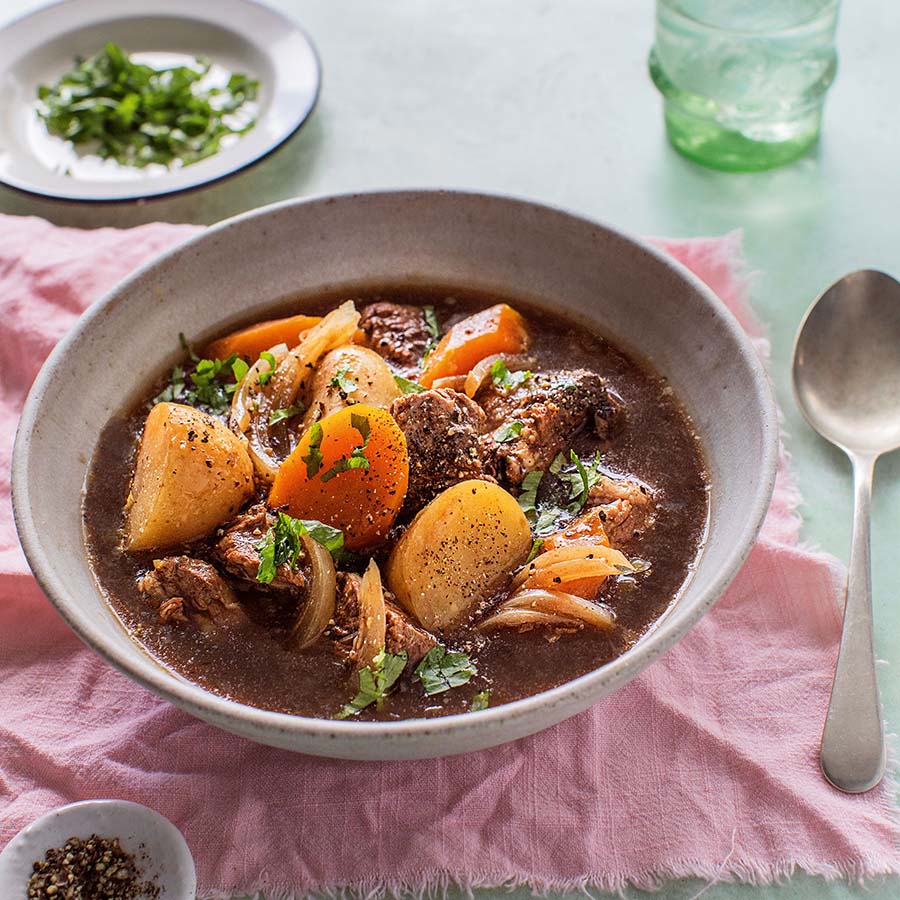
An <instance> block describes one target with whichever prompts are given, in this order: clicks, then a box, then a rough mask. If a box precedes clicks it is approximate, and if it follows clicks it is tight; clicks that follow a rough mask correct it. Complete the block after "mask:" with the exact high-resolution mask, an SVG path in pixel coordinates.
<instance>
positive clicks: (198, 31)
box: [0, 0, 320, 202]
mask: <svg viewBox="0 0 900 900" xmlns="http://www.w3.org/2000/svg"><path fill="white" fill-rule="evenodd" d="M108 41H112V42H113V43H116V44H119V45H120V46H122V47H123V48H124V49H125V50H126V51H127V52H129V53H134V54H140V55H139V56H138V59H139V61H142V62H147V63H149V64H151V65H157V66H159V65H171V64H184V63H188V62H189V61H190V60H191V59H192V58H196V57H207V58H208V59H210V60H211V61H212V62H213V64H214V67H220V69H219V71H220V72H221V69H224V70H227V72H242V73H244V74H246V75H249V76H250V77H252V78H257V79H258V80H259V82H260V89H259V96H258V98H257V101H256V104H257V109H256V125H255V126H254V127H253V128H252V129H251V130H250V131H249V132H248V133H247V134H245V135H243V136H242V137H236V138H234V139H233V142H232V143H230V144H228V145H227V146H224V147H223V148H222V149H221V150H220V151H219V152H218V153H216V154H215V155H214V156H211V157H209V158H208V159H204V160H201V161H200V162H197V163H194V164H193V165H190V166H185V167H178V168H170V169H167V168H165V167H163V166H148V167H147V168H145V169H138V168H133V167H123V166H119V165H118V164H117V163H115V162H114V161H113V160H101V159H100V158H99V157H97V156H91V155H84V154H80V153H79V152H78V151H76V150H75V149H74V148H73V147H72V146H71V145H70V144H69V143H67V142H65V141H63V140H62V139H61V138H58V137H54V136H52V135H50V134H48V132H47V130H46V128H45V127H44V124H43V122H41V121H40V119H39V117H38V114H37V111H36V106H35V101H36V99H37V89H38V86H39V85H41V84H53V83H54V82H56V80H57V79H58V78H59V76H60V75H62V74H63V73H64V72H66V71H68V70H69V69H71V68H72V65H73V62H74V61H75V58H76V57H79V56H92V55H93V54H95V53H97V52H98V51H99V50H101V49H102V48H103V46H104V44H106V43H107V42H108ZM319 84H320V66H319V60H318V57H317V55H316V51H315V48H314V47H313V45H312V43H311V42H310V40H309V38H308V37H307V35H306V34H305V33H304V31H303V30H302V29H301V28H300V27H299V26H298V25H296V24H295V23H294V22H292V21H291V20H290V19H288V18H287V17H285V16H283V15H282V14H281V13H279V12H276V11H275V10H272V9H269V8H268V7H266V6H263V5H262V4H260V3H257V2H255V0H217V2H216V3H209V4H207V3H195V4H185V3H184V2H183V0H132V2H130V3H128V4H127V5H123V4H122V3H121V0H63V2H61V3H56V4H53V5H51V6H46V7H43V8H41V9H38V10H37V11H35V12H33V13H31V14H29V15H26V16H24V17H22V18H21V19H17V20H16V21H14V22H12V23H11V24H9V25H8V26H7V27H6V28H4V29H2V30H0V182H2V183H3V184H6V185H7V186H9V187H12V188H16V189H18V190H21V191H26V192H28V193H32V194H38V195H41V196H45V197H52V198H54V199H59V200H78V201H87V202H102V201H123V200H137V199H141V198H146V197H159V196H163V195H166V194H173V193H177V192H179V191H184V190H188V189H190V188H196V187H200V186H201V185H205V184H209V183H211V182H213V181H217V180H219V179H220V178H225V177H226V176H228V175H233V174H235V173H236V172H239V171H240V170H242V169H245V168H247V167H248V166H250V165H252V164H253V163H255V162H258V161H259V160H261V159H262V158H263V157H265V156H268V155H269V154H270V153H272V152H273V151H274V150H275V149H277V148H278V147H279V146H280V145H281V144H283V143H284V142H285V141H286V140H287V139H288V138H289V137H291V135H293V134H294V132H295V131H297V129H298V128H299V127H300V126H301V125H302V124H303V122H304V121H305V120H306V119H307V118H308V117H309V115H310V113H311V112H312V110H313V107H314V106H315V104H316V100H317V98H318V94H319ZM67 172H68V173H69V174H66V173H67Z"/></svg>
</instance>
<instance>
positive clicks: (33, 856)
mask: <svg viewBox="0 0 900 900" xmlns="http://www.w3.org/2000/svg"><path fill="white" fill-rule="evenodd" d="M92 834H97V835H100V837H108V838H112V837H117V838H119V841H120V843H121V844H122V848H123V849H124V850H125V851H126V853H131V854H133V855H135V856H136V857H137V859H138V863H139V864H140V868H141V877H142V879H153V880H154V883H155V884H156V885H157V886H158V887H159V889H160V890H159V900H194V898H195V897H196V895H197V876H196V874H195V871H194V860H193V857H192V856H191V851H190V850H189V849H188V845H187V842H186V841H185V839H184V837H183V836H182V834H181V832H180V831H179V830H178V829H177V828H176V827H175V826H174V825H173V824H172V823H171V822H170V821H169V820H168V819H167V818H165V817H164V816H161V815H160V814H159V813H158V812H155V811H154V810H152V809H149V808H148V807H146V806H141V805H140V804H139V803H129V802H128V801H127V800H85V801H83V802H81V803H70V804H69V805H68V806H61V807H60V808H59V809H54V810H51V811H50V812H48V813H47V814H46V815H43V816H41V817H40V818H39V819H37V820H35V821H34V822H32V823H31V824H30V825H28V826H27V827H25V828H23V829H22V830H21V831H20V832H19V833H18V834H17V835H16V836H15V837H14V838H13V839H12V840H11V841H10V842H9V844H7V846H6V848H5V849H4V850H3V852H2V853H0V896H2V897H3V900H26V896H27V888H28V879H29V878H30V877H31V873H32V866H33V865H34V862H35V861H36V860H39V859H43V858H44V854H45V853H46V852H47V851H48V850H50V849H51V848H52V847H62V846H63V845H64V844H65V842H66V841H67V840H68V839H69V838H71V837H79V838H89V837H90V836H91V835H92Z"/></svg>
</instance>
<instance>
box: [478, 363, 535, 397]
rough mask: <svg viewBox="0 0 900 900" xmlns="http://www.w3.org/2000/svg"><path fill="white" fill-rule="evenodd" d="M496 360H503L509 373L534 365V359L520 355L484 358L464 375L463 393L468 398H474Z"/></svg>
mask: <svg viewBox="0 0 900 900" xmlns="http://www.w3.org/2000/svg"><path fill="white" fill-rule="evenodd" d="M498 359H502V360H503V362H504V363H505V365H506V368H507V369H509V371H510V372H518V371H519V370H521V369H528V368H530V367H531V366H533V365H534V364H535V360H534V357H531V356H526V355H523V354H521V353H515V354H504V353H494V354H492V355H491V356H486V357H485V358H484V359H482V360H479V361H478V362H477V363H475V365H474V366H472V368H471V369H470V370H469V374H468V375H466V380H465V391H466V394H467V395H468V396H469V397H474V396H475V395H476V394H477V393H478V391H479V389H480V388H481V385H482V384H484V379H485V378H487V377H488V374H489V373H490V371H491V366H492V365H493V364H494V363H495V362H497V360H498Z"/></svg>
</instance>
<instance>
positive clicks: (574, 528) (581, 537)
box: [541, 507, 609, 552]
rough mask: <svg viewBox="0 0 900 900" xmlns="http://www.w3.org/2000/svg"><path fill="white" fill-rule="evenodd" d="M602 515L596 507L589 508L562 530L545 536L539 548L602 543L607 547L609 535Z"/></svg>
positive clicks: (548, 548) (552, 548) (547, 548)
mask: <svg viewBox="0 0 900 900" xmlns="http://www.w3.org/2000/svg"><path fill="white" fill-rule="evenodd" d="M603 516H604V513H603V511H602V510H601V509H598V508H597V507H594V508H593V509H589V510H588V511H587V512H584V513H582V514H581V515H580V516H579V517H578V518H577V519H574V520H573V521H572V522H571V523H570V524H569V525H568V527H566V528H564V529H563V530H562V531H556V532H554V533H553V534H551V535H548V536H547V537H545V538H544V543H543V545H542V547H541V549H542V550H543V551H544V552H546V551H548V550H557V549H559V548H560V547H571V546H573V545H578V544H602V545H603V546H604V547H608V546H609V537H608V536H607V534H606V527H605V526H604V524H603Z"/></svg>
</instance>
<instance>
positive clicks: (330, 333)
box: [230, 300, 359, 482]
mask: <svg viewBox="0 0 900 900" xmlns="http://www.w3.org/2000/svg"><path fill="white" fill-rule="evenodd" d="M358 322H359V313H358V312H357V311H356V307H355V306H354V305H353V301H352V300H347V301H346V302H345V303H342V304H341V305H340V306H339V307H338V308H337V309H333V310H332V311H331V312H330V313H328V315H326V316H325V317H324V318H323V319H322V321H321V322H319V323H318V324H316V325H313V326H312V328H308V329H307V330H306V331H304V332H303V333H302V334H301V335H300V340H299V342H298V344H297V346H296V347H294V348H293V349H291V350H288V348H287V347H286V345H283V344H282V345H279V347H277V348H273V350H272V353H273V355H274V356H275V361H276V366H275V373H274V374H273V375H272V377H271V378H270V379H269V380H268V381H267V382H266V384H265V385H261V384H260V383H259V376H260V374H261V373H262V372H267V371H268V370H269V364H268V363H267V362H266V361H265V360H262V359H260V360H257V362H255V363H254V364H253V366H251V367H250V370H249V371H248V372H247V374H246V375H245V376H244V380H243V381H242V382H241V385H240V387H239V388H238V390H237V391H235V395H234V397H233V399H232V402H231V417H230V423H231V427H232V429H234V430H235V431H237V432H239V433H241V434H246V436H247V441H248V444H249V450H250V458H251V459H252V460H253V465H254V466H255V468H256V471H257V474H258V475H259V476H260V477H261V478H262V479H264V480H265V481H268V482H272V481H274V480H275V476H276V474H277V473H278V466H279V464H280V460H279V459H278V457H277V456H276V454H275V451H274V449H273V446H272V430H271V429H272V427H273V426H271V425H269V417H270V416H271V414H272V412H274V410H276V409H287V408H288V407H290V406H293V405H294V403H295V401H296V399H297V394H298V393H299V392H300V389H301V388H302V387H303V385H304V383H305V381H306V379H307V378H308V377H309V376H310V375H311V374H312V372H313V371H314V369H315V365H316V363H317V362H318V361H319V359H320V358H321V357H322V356H323V355H324V354H325V353H327V352H328V351H329V350H333V349H334V348H336V347H340V346H342V345H344V344H346V343H348V342H349V341H350V339H351V338H352V337H353V335H354V333H355V332H356V326H357V324H358ZM276 349H277V350H279V353H275V350H276ZM277 427H284V426H277Z"/></svg>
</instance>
